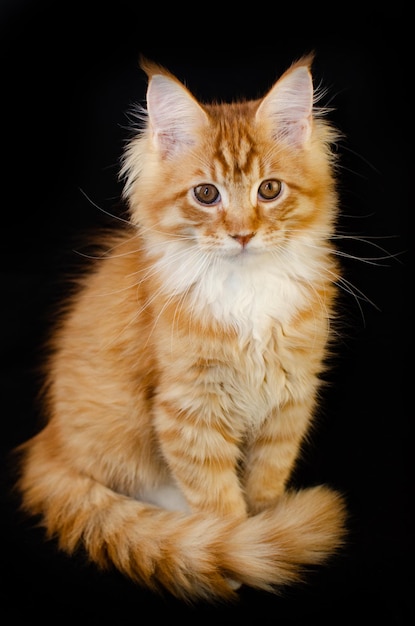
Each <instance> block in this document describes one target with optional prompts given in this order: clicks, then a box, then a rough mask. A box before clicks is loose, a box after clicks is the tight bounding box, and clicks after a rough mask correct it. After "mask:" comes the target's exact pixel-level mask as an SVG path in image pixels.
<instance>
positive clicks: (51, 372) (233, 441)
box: [17, 54, 347, 602]
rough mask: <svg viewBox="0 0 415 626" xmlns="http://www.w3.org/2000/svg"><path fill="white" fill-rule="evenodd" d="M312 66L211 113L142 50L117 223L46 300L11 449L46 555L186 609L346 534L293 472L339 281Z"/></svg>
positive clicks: (325, 550) (25, 505) (331, 134)
mask: <svg viewBox="0 0 415 626" xmlns="http://www.w3.org/2000/svg"><path fill="white" fill-rule="evenodd" d="M312 64H313V54H309V55H304V56H303V57H301V58H300V59H298V60H296V61H294V62H293V63H292V64H291V66H289V67H288V69H286V71H285V72H284V73H283V74H282V75H281V76H280V77H279V78H278V79H277V80H276V81H275V82H274V84H273V85H272V87H271V88H270V89H269V91H268V92H267V93H266V94H265V95H264V96H263V97H262V98H259V99H256V100H243V99H240V100H238V101H234V102H216V103H209V104H206V103H202V102H199V101H198V99H197V98H196V97H195V96H194V95H193V93H192V92H191V91H190V90H189V89H188V88H187V87H186V86H185V85H184V84H183V83H182V82H181V81H180V80H179V79H178V78H177V77H176V76H175V75H173V74H172V73H171V72H170V71H169V70H167V69H166V68H165V67H163V66H161V65H159V64H157V63H155V62H154V61H152V60H149V59H147V58H144V57H142V58H141V60H140V65H141V69H142V71H143V73H144V74H145V75H146V77H147V79H148V87H147V95H146V106H145V107H143V108H142V110H141V109H140V111H139V114H138V115H139V117H140V118H142V119H141V121H140V124H141V126H140V129H138V131H137V132H136V133H135V135H134V137H133V138H132V139H131V141H130V142H129V143H128V146H127V147H126V150H125V152H124V155H122V157H121V164H120V177H121V180H122V181H123V185H124V189H123V193H124V197H125V200H126V201H127V203H128V207H129V220H128V224H125V225H124V226H123V227H121V228H120V229H117V230H116V232H115V231H114V233H113V234H111V235H109V236H108V237H107V238H106V239H105V241H104V242H102V245H103V247H104V248H105V252H103V254H102V255H101V256H100V257H99V258H97V259H96V260H95V261H93V262H92V261H91V263H92V267H91V268H90V270H89V271H87V272H86V273H84V275H83V276H82V277H81V278H80V279H79V284H78V285H77V287H76V290H75V292H74V293H73V294H72V295H71V296H70V298H69V301H68V302H66V303H65V306H64V307H63V312H62V313H61V315H60V316H59V318H58V323H57V325H56V328H55V329H54V331H53V333H51V337H50V344H49V346H48V347H49V349H50V353H48V356H47V358H45V415H46V417H47V420H46V422H45V424H44V425H43V427H42V429H41V430H39V431H38V432H37V434H36V435H35V436H34V437H32V438H31V439H30V440H29V441H25V442H24V443H22V444H21V445H20V446H19V447H18V453H19V455H20V458H19V477H18V482H17V488H18V490H19V493H20V495H21V501H22V509H23V510H24V511H25V513H27V514H29V515H33V516H35V517H36V516H37V517H38V518H39V519H40V521H41V523H42V525H43V526H44V527H45V532H46V533H47V536H49V537H51V538H52V537H55V538H56V539H57V542H58V544H59V546H60V548H61V549H62V550H63V551H65V552H66V553H68V554H73V553H74V552H75V551H76V550H77V549H78V548H81V547H82V548H83V549H84V550H85V551H86V553H87V554H88V557H89V558H90V560H91V561H92V562H94V563H95V564H96V565H97V566H98V567H101V568H107V567H115V568H117V569H118V570H119V571H120V572H122V574H123V575H125V576H127V577H129V578H131V579H133V580H134V581H136V582H137V583H138V584H139V585H143V586H145V587H148V588H149V589H151V590H153V591H154V592H155V593H166V592H169V593H170V594H172V595H173V596H175V597H176V598H179V599H180V600H183V601H185V602H194V601H198V600H204V601H208V602H215V601H218V600H219V601H223V600H232V599H236V598H237V597H238V594H239V592H240V591H239V590H240V588H241V587H242V586H243V585H246V586H250V587H252V588H255V589H260V590H266V591H269V592H276V591H280V590H281V589H282V588H283V587H284V586H286V585H290V584H293V583H296V582H298V581H300V580H302V579H303V576H304V573H305V572H306V571H307V568H309V567H311V566H316V565H319V564H323V563H326V561H327V560H328V559H329V558H330V557H331V556H332V555H333V554H335V553H337V551H338V550H339V549H341V547H342V546H343V544H344V541H345V537H346V535H347V505H346V502H345V498H344V496H343V494H341V493H340V492H339V491H337V490H335V489H332V488H331V487H329V486H327V485H317V486H310V487H306V488H303V489H297V490H294V489H293V488H292V487H290V484H289V480H290V477H291V476H292V472H293V468H294V467H295V464H296V461H297V459H298V458H299V456H300V454H301V450H302V447H303V444H304V442H305V440H306V438H307V433H308V432H309V429H310V426H311V424H312V422H313V416H314V415H315V413H316V408H317V406H318V398H319V390H320V388H321V384H322V374H323V373H324V371H325V370H326V368H327V357H328V355H329V354H330V352H331V351H332V338H333V332H332V329H333V324H334V323H335V321H336V317H337V316H336V302H337V287H336V283H338V281H339V278H340V268H339V267H338V262H337V260H336V254H335V250H334V248H333V245H332V243H331V242H332V239H333V234H334V230H335V226H336V219H337V215H338V210H339V209H338V205H339V201H338V194H337V190H336V186H337V185H336V160H335V156H334V150H333V145H334V143H335V141H336V139H337V137H338V134H337V131H336V129H335V128H334V127H333V126H332V125H331V124H330V123H329V122H328V121H327V119H326V117H327V115H326V114H325V111H324V110H323V109H319V108H318V107H317V106H316V101H317V98H318V94H317V90H315V89H314V88H313V77H312V69H311V68H312ZM98 256H99V255H98Z"/></svg>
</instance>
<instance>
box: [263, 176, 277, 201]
mask: <svg viewBox="0 0 415 626" xmlns="http://www.w3.org/2000/svg"><path fill="white" fill-rule="evenodd" d="M281 191H282V182H281V181H280V180H276V179H274V178H272V179H271V178H270V179H269V180H264V181H263V182H262V183H261V184H260V186H259V187H258V196H259V198H260V199H261V200H275V198H277V197H278V196H279V195H280V193H281Z"/></svg>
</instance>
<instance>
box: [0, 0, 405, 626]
mask: <svg viewBox="0 0 415 626" xmlns="http://www.w3.org/2000/svg"><path fill="white" fill-rule="evenodd" d="M336 6H337V8H336V11H335V14H334V13H332V11H331V10H320V12H317V11H316V10H315V8H314V9H311V10H309V11H308V13H307V14H304V9H303V8H300V7H299V6H298V7H297V6H296V7H293V9H292V11H289V10H287V9H284V10H283V9H282V8H281V7H277V8H274V9H270V8H269V7H268V8H266V7H263V8H261V7H259V6H253V5H251V6H249V7H245V8H244V7H243V6H242V5H241V6H240V7H239V9H238V14H237V15H235V11H236V9H235V8H233V9H232V8H230V9H228V10H227V11H225V5H223V6H222V7H219V8H218V7H214V6H212V5H211V4H209V5H206V4H205V5H203V6H201V7H199V6H198V7H187V9H184V10H183V13H182V14H181V13H180V12H178V9H177V8H175V7H162V6H157V7H144V6H143V3H139V2H135V3H133V2H126V1H123V0H119V1H118V2H114V1H112V0H111V1H109V2H107V3H93V2H87V1H85V2H83V3H77V2H72V3H66V2H54V3H48V2H45V1H42V0H38V1H37V2H34V1H30V0H26V1H21V0H15V1H13V0H9V1H5V0H3V1H2V2H0V29H1V32H0V35H1V38H0V41H1V44H0V45H1V76H0V81H1V83H0V85H1V87H0V94H1V95H0V99H1V117H0V125H1V144H0V145H1V151H2V165H1V171H2V183H1V197H0V201H1V210H2V215H1V218H2V219H1V224H2V226H1V229H2V230H1V232H2V236H1V265H0V269H1V294H2V300H1V307H0V310H1V320H0V323H1V325H0V328H1V378H0V384H1V398H2V402H1V406H2V418H1V429H2V430H1V456H2V483H1V485H2V510H1V523H2V531H1V535H0V538H1V570H2V581H3V582H2V583H1V587H0V589H1V594H2V595H3V596H4V597H2V598H1V600H0V612H1V617H3V614H4V617H5V621H3V623H4V624H32V623H35V622H37V621H38V620H42V621H43V622H44V623H53V624H55V623H59V622H60V621H61V620H63V619H66V620H67V621H68V622H70V623H76V622H78V621H79V622H80V623H89V624H101V623H112V624H136V623H138V624H140V623H142V624H145V623H162V622H163V621H164V620H166V621H167V619H168V620H170V619H171V620H180V621H181V622H184V623H187V622H189V623H191V622H194V621H197V620H201V619H203V618H205V619H213V620H219V621H220V620H223V621H226V622H227V623H251V621H252V620H255V621H257V622H258V623H262V624H274V623H275V624H314V623H316V624H317V623H328V624H352V623H353V621H354V620H355V619H363V620H365V623H375V621H376V620H377V619H380V618H383V620H384V621H383V622H382V623H385V624H407V623H409V622H410V617H411V616H412V617H413V616H414V612H413V599H412V597H413V591H412V589H413V583H414V580H413V529H412V526H411V523H410V514H409V506H410V503H411V501H412V500H413V487H412V485H413V483H412V476H411V473H412V446H411V429H410V422H411V420H412V413H413V407H412V402H411V399H412V398H411V396H413V383H412V360H413V346H412V327H411V320H410V303H411V302H412V291H413V288H412V285H413V282H412V281H413V273H412V268H413V256H412V249H411V248H412V232H411V230H410V221H409V188H410V186H412V180H413V159H412V149H411V148H410V142H411V141H412V144H413V133H412V129H411V126H412V125H413V120H412V119H411V115H412V112H411V111H410V106H409V87H408V85H409V82H410V75H411V72H410V71H409V70H408V68H409V66H410V64H409V63H408V58H409V55H408V50H409V43H410V34H409V28H408V25H409V23H410V20H411V18H410V16H409V14H407V13H406V12H405V11H404V10H402V9H401V8H400V5H399V4H397V3H394V5H393V7H392V8H391V7H389V8H388V11H387V10H386V8H385V9H380V8H377V10H376V12H375V11H370V10H367V11H365V10H364V9H363V8H362V7H360V8H359V10H357V9H353V8H352V7H350V6H349V5H348V6H347V8H346V5H336ZM383 11H384V13H383ZM244 13H245V14H244ZM311 50H314V51H315V53H316V58H315V64H314V74H315V81H316V84H321V85H322V86H323V87H326V88H327V89H328V92H327V95H326V96H325V98H324V101H323V104H326V105H328V106H330V107H333V110H332V112H331V114H330V118H331V119H332V120H333V122H334V123H335V124H336V125H337V126H338V127H339V129H340V130H341V132H342V133H343V135H344V138H343V139H342V141H341V142H340V143H339V146H338V150H339V153H340V165H341V168H340V186H339V190H340V196H341V203H342V218H341V221H340V224H339V232H340V233H341V234H343V235H345V237H344V238H343V239H341V240H339V242H338V243H339V247H340V250H341V252H342V253H344V255H345V256H344V259H343V266H344V273H345V278H346V279H347V281H348V283H347V284H348V285H350V287H346V290H345V292H344V297H343V299H342V311H343V315H344V327H343V333H342V337H341V338H340V341H339V342H338V346H337V351H338V357H337V358H336V359H335V361H334V363H333V370H332V372H331V373H330V376H329V379H330V386H329V387H328V389H327V390H326V391H325V393H324V396H323V401H322V407H321V412H320V414H319V418H318V421H317V426H316V429H315V431H314V433H313V436H312V439H311V443H310V445H309V446H307V448H306V450H305V454H304V457H303V459H302V460H301V462H300V463H299V466H298V468H297V471H296V474H295V481H296V482H297V483H298V484H300V485H307V484H314V483H317V482H327V483H329V484H331V485H333V486H334V487H337V488H338V489H340V490H341V491H343V492H344V493H345V495H346V497H347V500H348V504H349V510H350V521H349V525H350V537H349V544H348V545H347V547H346V549H345V551H344V553H343V554H342V555H341V556H339V557H338V558H336V559H334V561H333V562H332V563H331V565H330V567H327V568H324V569H322V570H321V571H318V572H315V573H314V574H313V575H312V576H311V578H310V583H309V585H307V586H300V587H297V588H293V589H290V590H287V591H284V594H283V595H282V596H274V595H270V594H266V593H259V592H256V591H253V590H249V589H243V590H241V593H240V601H239V603H238V604H236V605H234V606H208V605H204V604H197V605H195V606H193V607H189V606H185V605H183V604H182V603H180V602H178V601H176V600H174V599H172V598H169V597H164V598H160V597H158V596H154V595H152V594H151V593H149V592H147V591H144V590H141V589H139V588H137V587H136V586H134V585H133V584H132V583H130V582H129V581H127V580H125V579H124V578H123V577H122V576H120V575H118V574H117V573H116V572H109V573H101V572H98V571H97V570H96V569H95V567H93V566H90V565H88V564H86V563H85V562H84V559H83V557H81V556H79V557H76V558H72V559H68V558H67V557H66V556H64V555H62V554H60V553H58V552H57V551H56V546H55V544H54V543H53V542H49V543H48V542H44V540H43V533H42V531H41V530H39V529H36V528H34V527H33V524H32V523H31V521H28V520H25V519H24V518H21V516H20V515H19V513H18V511H17V502H16V500H15V498H14V497H13V495H12V494H11V493H10V488H11V485H12V482H13V466H12V464H11V463H10V461H9V452H10V450H12V449H13V448H14V446H16V445H17V444H19V443H21V442H22V441H24V440H25V439H27V438H28V437H29V436H30V435H32V434H33V433H34V432H35V431H36V428H37V426H38V423H39V422H38V420H39V419H40V417H41V416H40V412H39V409H38V406H37V403H36V393H37V389H38V384H39V381H38V378H37V376H36V367H37V365H38V364H39V363H40V362H41V359H42V353H41V345H42V341H43V339H44V337H45V336H46V335H47V331H48V324H49V320H50V315H51V313H52V311H53V308H54V306H55V304H56V302H57V301H59V299H60V298H61V296H62V295H63V294H64V286H63V283H62V276H63V275H64V273H65V272H66V271H67V269H68V268H71V269H72V268H74V267H77V266H78V264H79V263H80V260H81V257H80V256H79V254H77V253H76V252H75V251H76V250H78V251H79V250H81V249H82V241H83V239H84V238H85V237H87V234H88V233H89V232H91V230H92V231H93V230H94V229H97V228H99V227H101V226H102V225H107V224H110V223H116V220H111V218H109V216H108V213H112V214H114V215H116V216H122V215H123V207H122V205H121V204H120V202H119V197H120V193H121V183H120V181H119V180H118V169H119V159H120V156H121V153H122V150H123V147H124V145H125V142H126V140H127V139H128V138H129V136H130V131H129V126H130V120H131V118H130V116H129V111H130V110H131V108H132V105H133V104H134V103H135V102H141V103H142V102H143V100H144V97H145V90H146V82H145V77H144V75H143V74H142V72H141V71H140V70H139V67H138V58H139V54H140V53H144V54H145V55H147V56H148V57H150V58H152V59H154V60H156V61H158V62H160V63H162V64H164V65H166V66H167V67H168V68H169V69H170V70H171V71H173V72H174V73H175V74H176V75H177V76H178V77H179V78H180V79H182V80H184V81H186V83H187V85H188V86H189V87H190V89H191V90H193V92H194V93H195V95H197V96H198V97H199V98H201V99H205V100H209V99H219V100H229V99H232V98H236V97H239V96H244V97H258V96H260V95H262V94H263V93H264V92H265V91H266V90H267V89H268V88H269V87H270V86H271V84H272V83H273V81H274V80H275V79H276V78H277V76H278V75H279V74H280V73H281V72H282V71H284V70H285V69H286V68H287V67H288V65H289V64H290V63H291V62H292V61H293V60H295V59H296V58H298V57H299V56H301V55H302V54H304V53H307V52H309V51H311ZM411 137H412V138H411ZM88 198H89V199H88ZM411 224H412V220H411ZM359 259H360V260H359ZM364 259H366V260H364ZM346 292H349V293H346ZM369 620H373V622H372V621H370V622H369Z"/></svg>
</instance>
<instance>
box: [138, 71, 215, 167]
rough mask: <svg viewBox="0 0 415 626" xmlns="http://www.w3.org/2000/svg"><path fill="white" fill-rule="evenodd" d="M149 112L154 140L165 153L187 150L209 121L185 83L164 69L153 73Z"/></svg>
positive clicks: (148, 105)
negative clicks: (166, 72)
mask: <svg viewBox="0 0 415 626" xmlns="http://www.w3.org/2000/svg"><path fill="white" fill-rule="evenodd" d="M147 112H148V120H149V125H150V129H151V132H152V138H153V141H154V143H155V146H156V148H157V150H159V152H160V154H161V155H162V156H163V157H169V156H172V155H174V154H177V153H180V152H182V151H185V150H187V149H188V148H189V146H191V145H192V144H194V142H195V137H196V136H197V133H198V131H199V130H200V129H201V128H203V127H204V126H206V125H207V124H208V118H207V115H206V113H205V111H204V110H203V109H202V107H201V106H200V105H199V104H198V102H197V101H196V99H195V98H194V97H193V96H192V94H191V93H190V92H189V91H188V90H187V89H186V87H184V85H182V84H181V83H180V82H179V81H178V80H176V79H175V78H174V77H173V76H170V75H168V74H164V73H156V74H153V75H152V76H151V77H150V80H149V85H148V89H147Z"/></svg>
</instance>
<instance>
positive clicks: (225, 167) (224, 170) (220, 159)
mask: <svg viewBox="0 0 415 626" xmlns="http://www.w3.org/2000/svg"><path fill="white" fill-rule="evenodd" d="M255 158H256V159H257V158H258V155H257V152H256V150H255V147H254V145H253V142H252V141H250V140H249V139H248V138H247V137H240V138H239V141H238V140H237V139H236V138H233V142H232V144H230V143H229V141H228V140H227V139H226V138H224V139H222V141H220V142H219V145H218V147H217V149H216V150H215V152H214V156H213V162H214V163H215V175H216V177H217V178H218V177H219V175H220V174H221V175H222V176H229V175H231V176H232V177H233V178H234V179H235V180H238V178H239V176H241V175H242V174H247V173H248V172H251V170H252V169H253V163H254V159H255ZM219 168H220V171H218V169H219Z"/></svg>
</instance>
